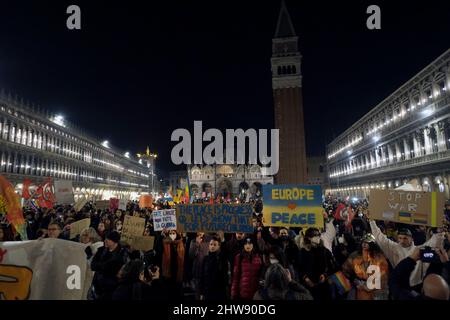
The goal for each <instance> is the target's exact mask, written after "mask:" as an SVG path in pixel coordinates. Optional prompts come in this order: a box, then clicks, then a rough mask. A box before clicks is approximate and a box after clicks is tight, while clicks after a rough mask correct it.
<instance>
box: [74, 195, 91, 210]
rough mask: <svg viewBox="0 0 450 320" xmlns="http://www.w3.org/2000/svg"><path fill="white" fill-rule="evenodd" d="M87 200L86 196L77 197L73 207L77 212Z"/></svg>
mask: <svg viewBox="0 0 450 320" xmlns="http://www.w3.org/2000/svg"><path fill="white" fill-rule="evenodd" d="M87 202H88V200H87V199H86V198H81V199H78V200H77V202H76V203H75V204H74V206H73V209H74V210H75V211H76V212H78V211H80V210H81V209H83V207H84V206H85V205H86V203H87Z"/></svg>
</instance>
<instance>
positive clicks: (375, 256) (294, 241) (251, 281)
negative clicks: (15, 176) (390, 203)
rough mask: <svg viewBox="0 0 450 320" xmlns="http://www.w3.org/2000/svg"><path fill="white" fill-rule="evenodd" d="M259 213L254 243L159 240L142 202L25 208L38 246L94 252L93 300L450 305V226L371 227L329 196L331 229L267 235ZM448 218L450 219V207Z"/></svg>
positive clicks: (231, 237)
mask: <svg viewBox="0 0 450 320" xmlns="http://www.w3.org/2000/svg"><path fill="white" fill-rule="evenodd" d="M252 204H253V207H254V215H253V221H252V223H253V227H254V232H253V233H249V234H244V233H235V234H228V233H227V234H224V233H221V232H219V233H214V234H206V233H203V232H197V233H183V234H180V233H179V232H177V231H176V230H163V231H154V229H153V220H152V210H150V209H140V208H139V206H138V203H136V202H129V203H128V204H127V208H126V210H115V212H111V211H110V210H108V209H106V210H97V209H96V208H95V205H94V204H93V203H88V204H87V205H85V206H84V208H83V209H81V210H80V211H78V212H76V211H75V210H74V209H73V207H71V206H59V207H55V208H53V209H45V208H43V209H29V208H24V216H25V219H26V222H27V234H28V239H31V240H33V239H43V238H59V239H65V240H67V241H77V242H81V243H83V244H85V245H86V250H85V252H86V259H87V261H88V264H89V265H90V268H91V269H92V271H93V272H94V278H93V281H92V285H91V287H90V289H89V294H88V297H87V299H92V300H164V301H166V300H168V299H176V300H182V299H184V300H206V301H225V300H234V301H248V300H319V301H329V300H345V299H349V300H422V299H435V300H449V281H450V275H449V270H450V262H449V255H450V241H449V240H450V234H449V232H448V229H447V226H448V221H447V222H446V225H444V227H443V228H430V227H423V226H414V225H406V224H399V223H392V222H388V223H385V222H383V221H375V220H372V219H370V212H369V211H368V203H367V201H358V202H354V201H342V200H338V199H333V198H331V197H328V198H327V199H326V201H325V202H324V218H325V225H324V228H321V229H317V228H308V229H306V230H303V229H301V228H287V227H267V226H264V224H263V221H262V207H263V203H262V202H261V200H258V201H252ZM154 205H155V206H154V209H167V208H170V205H169V204H168V203H155V204H154ZM445 210H446V212H445V215H446V217H447V218H448V216H449V213H450V205H447V206H446V209H445ZM125 215H139V216H140V217H142V218H145V220H146V227H145V230H144V231H143V235H151V236H154V237H155V242H154V247H153V249H152V250H149V251H139V250H135V249H134V248H132V247H130V246H129V245H127V244H126V243H123V242H121V232H122V227H123V222H124V217H125ZM84 218H90V219H91V224H90V226H89V227H88V228H86V229H84V230H83V231H82V232H81V233H80V235H79V236H77V237H76V238H74V239H70V225H71V224H72V223H73V222H75V221H78V220H82V219H84ZM15 240H16V241H17V240H20V236H18V235H16V234H15V233H14V232H13V230H12V226H10V225H7V224H5V223H3V224H2V227H1V228H0V241H15ZM427 250H428V251H427ZM424 252H426V253H428V254H431V256H433V259H431V260H427V259H425V258H426V257H429V255H428V256H427V255H424Z"/></svg>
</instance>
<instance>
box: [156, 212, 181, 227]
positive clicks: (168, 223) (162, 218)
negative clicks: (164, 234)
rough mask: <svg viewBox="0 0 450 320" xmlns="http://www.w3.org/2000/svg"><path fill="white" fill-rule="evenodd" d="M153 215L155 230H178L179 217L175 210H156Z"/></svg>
mask: <svg viewBox="0 0 450 320" xmlns="http://www.w3.org/2000/svg"><path fill="white" fill-rule="evenodd" d="M152 214H153V229H154V230H155V231H161V230H163V229H167V230H176V229H177V215H176V213H175V209H168V210H155V211H153V212H152Z"/></svg>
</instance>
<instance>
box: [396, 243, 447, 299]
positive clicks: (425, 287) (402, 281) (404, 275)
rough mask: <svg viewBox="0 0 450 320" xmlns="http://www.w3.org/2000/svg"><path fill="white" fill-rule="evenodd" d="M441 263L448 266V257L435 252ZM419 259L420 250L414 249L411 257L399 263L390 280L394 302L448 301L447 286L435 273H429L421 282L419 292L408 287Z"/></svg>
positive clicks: (443, 253) (442, 252) (443, 252)
mask: <svg viewBox="0 0 450 320" xmlns="http://www.w3.org/2000/svg"><path fill="white" fill-rule="evenodd" d="M437 252H438V254H439V256H440V259H441V262H442V263H447V264H448V260H449V259H448V255H447V254H446V252H445V251H444V250H442V251H441V250H438V251H437ZM420 258H421V255H420V248H418V247H416V248H414V250H413V252H412V253H411V255H409V256H408V257H406V258H405V259H403V260H402V261H400V262H399V263H398V264H397V266H396V268H395V269H394V271H393V274H392V277H391V279H390V290H391V291H392V296H393V297H394V299H396V300H445V301H448V300H449V299H450V291H449V285H448V283H447V282H446V281H445V279H444V278H443V277H442V276H441V275H440V274H436V273H429V274H428V275H427V276H426V277H425V278H424V280H423V284H422V289H421V292H420V293H419V292H417V291H415V290H413V289H412V288H411V286H410V277H411V275H412V273H413V272H414V270H415V268H416V266H417V264H418V262H419V260H420Z"/></svg>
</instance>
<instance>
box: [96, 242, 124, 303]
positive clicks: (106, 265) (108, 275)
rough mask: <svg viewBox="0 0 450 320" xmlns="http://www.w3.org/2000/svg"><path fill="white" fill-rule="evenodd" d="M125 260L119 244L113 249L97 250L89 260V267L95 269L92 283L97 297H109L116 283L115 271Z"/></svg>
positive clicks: (116, 271) (103, 248) (117, 270)
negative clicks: (90, 260)
mask: <svg viewBox="0 0 450 320" xmlns="http://www.w3.org/2000/svg"><path fill="white" fill-rule="evenodd" d="M125 261H126V257H125V253H124V252H123V250H122V248H121V247H120V245H119V246H117V248H116V249H115V250H114V251H109V250H108V248H106V247H101V248H99V249H98V250H97V253H96V254H95V256H94V258H93V259H92V262H91V269H92V271H95V275H94V279H93V282H92V283H93V285H94V288H95V292H96V295H97V297H98V298H99V299H110V298H111V295H112V293H113V292H114V290H115V289H116V287H117V285H118V279H117V273H118V272H119V270H120V268H122V266H123V265H124V264H125Z"/></svg>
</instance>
